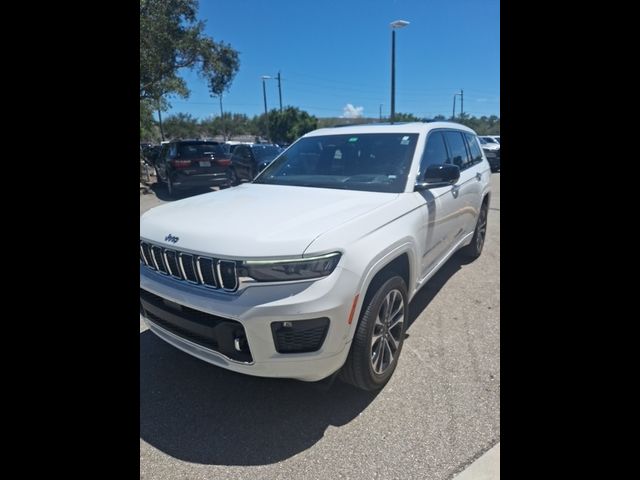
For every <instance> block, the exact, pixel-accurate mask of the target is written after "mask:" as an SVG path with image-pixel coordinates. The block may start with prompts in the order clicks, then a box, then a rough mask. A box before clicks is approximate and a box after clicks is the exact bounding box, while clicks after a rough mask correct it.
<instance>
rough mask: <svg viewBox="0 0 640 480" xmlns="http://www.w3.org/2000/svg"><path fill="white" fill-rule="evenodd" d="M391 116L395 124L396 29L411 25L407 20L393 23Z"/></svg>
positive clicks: (391, 120)
mask: <svg viewBox="0 0 640 480" xmlns="http://www.w3.org/2000/svg"><path fill="white" fill-rule="evenodd" d="M390 25H391V115H390V117H389V118H390V122H391V123H392V124H393V120H394V118H395V114H396V29H398V28H403V27H406V26H407V25H409V22H407V21H405V20H396V21H395V22H391V24H390Z"/></svg>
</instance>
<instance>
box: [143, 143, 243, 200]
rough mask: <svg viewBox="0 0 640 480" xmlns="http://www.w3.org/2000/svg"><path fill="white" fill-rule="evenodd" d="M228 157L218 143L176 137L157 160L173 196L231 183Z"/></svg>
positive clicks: (167, 144)
mask: <svg viewBox="0 0 640 480" xmlns="http://www.w3.org/2000/svg"><path fill="white" fill-rule="evenodd" d="M230 163H231V161H230V159H229V156H228V155H227V154H226V153H225V151H224V149H223V148H222V144H220V143H218V142H207V141H198V140H176V141H172V142H169V143H166V144H164V145H162V150H161V151H160V155H159V156H158V159H157V161H156V163H155V167H156V173H157V175H158V181H159V182H164V183H166V184H167V190H168V192H169V195H170V196H173V195H174V194H175V193H176V191H177V190H183V189H187V188H197V187H213V186H220V187H224V186H229V185H231V178H230V177H229V165H230Z"/></svg>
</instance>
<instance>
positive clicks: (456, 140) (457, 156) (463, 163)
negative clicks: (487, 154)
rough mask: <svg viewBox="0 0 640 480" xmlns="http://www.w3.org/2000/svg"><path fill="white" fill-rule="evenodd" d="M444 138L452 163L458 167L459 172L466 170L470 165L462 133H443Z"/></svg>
mask: <svg viewBox="0 0 640 480" xmlns="http://www.w3.org/2000/svg"><path fill="white" fill-rule="evenodd" d="M444 138H445V140H446V142H447V147H448V149H449V154H450V155H451V160H452V163H453V164H454V165H457V166H458V167H460V170H461V171H462V170H464V169H465V168H468V167H469V166H470V165H471V163H470V162H469V156H468V154H467V147H466V146H465V144H464V138H463V137H462V132H444Z"/></svg>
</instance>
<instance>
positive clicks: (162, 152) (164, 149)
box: [158, 145, 167, 162]
mask: <svg viewBox="0 0 640 480" xmlns="http://www.w3.org/2000/svg"><path fill="white" fill-rule="evenodd" d="M166 156H167V146H166V145H162V146H161V147H160V153H158V160H159V161H160V162H163V161H164V160H165V158H166Z"/></svg>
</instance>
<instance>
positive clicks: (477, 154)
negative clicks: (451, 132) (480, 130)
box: [464, 133, 482, 165]
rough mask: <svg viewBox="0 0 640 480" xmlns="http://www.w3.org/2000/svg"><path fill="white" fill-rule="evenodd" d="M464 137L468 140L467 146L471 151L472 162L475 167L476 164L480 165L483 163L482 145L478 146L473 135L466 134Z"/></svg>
mask: <svg viewBox="0 0 640 480" xmlns="http://www.w3.org/2000/svg"><path fill="white" fill-rule="evenodd" d="M464 136H465V138H466V139H467V144H468V145H469V150H470V151H471V162H472V163H473V164H474V165H475V164H476V163H480V162H481V161H482V150H481V149H480V145H478V140H477V138H476V136H475V135H473V134H472V133H465V134H464Z"/></svg>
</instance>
